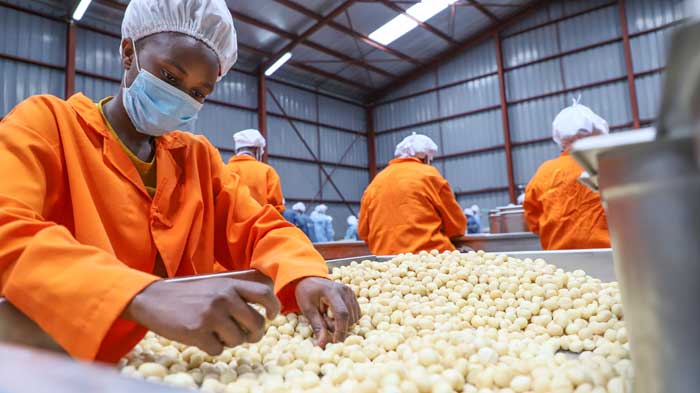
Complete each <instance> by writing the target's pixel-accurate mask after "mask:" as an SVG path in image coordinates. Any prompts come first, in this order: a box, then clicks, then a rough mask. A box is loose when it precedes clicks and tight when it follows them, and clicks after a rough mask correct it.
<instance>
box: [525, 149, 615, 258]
mask: <svg viewBox="0 0 700 393" xmlns="http://www.w3.org/2000/svg"><path fill="white" fill-rule="evenodd" d="M582 172H583V169H582V168H581V167H580V166H579V165H578V163H577V162H576V161H575V160H574V159H573V158H572V157H571V156H569V155H568V153H564V154H562V155H561V157H559V158H556V159H554V160H551V161H547V162H545V163H544V164H542V166H541V167H540V169H539V170H538V171H537V173H536V174H535V176H534V177H533V178H532V180H531V181H530V184H528V186H527V190H526V193H525V203H524V208H525V219H526V220H527V224H528V226H529V227H530V230H531V231H532V232H534V233H537V234H539V235H540V241H541V243H542V248H543V249H545V250H573V249H585V248H608V247H610V234H609V233H608V221H607V219H606V217H605V210H604V209H603V205H602V204H601V201H600V195H598V194H596V193H595V192H593V191H591V190H589V189H588V188H586V187H585V186H584V185H582V184H580V183H579V182H578V181H577V179H578V178H579V176H581V173H582Z"/></svg>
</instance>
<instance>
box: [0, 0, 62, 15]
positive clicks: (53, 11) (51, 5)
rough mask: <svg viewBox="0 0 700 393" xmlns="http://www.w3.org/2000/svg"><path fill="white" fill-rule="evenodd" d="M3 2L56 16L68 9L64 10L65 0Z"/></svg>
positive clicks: (4, 0)
mask: <svg viewBox="0 0 700 393" xmlns="http://www.w3.org/2000/svg"><path fill="white" fill-rule="evenodd" d="M3 2H5V3H10V4H14V5H18V6H21V7H22V8H26V9H30V10H33V11H38V12H41V13H44V14H49V15H52V16H56V17H63V16H65V15H66V13H68V10H66V2H65V1H63V0H42V1H36V0H35V1H27V0H3Z"/></svg>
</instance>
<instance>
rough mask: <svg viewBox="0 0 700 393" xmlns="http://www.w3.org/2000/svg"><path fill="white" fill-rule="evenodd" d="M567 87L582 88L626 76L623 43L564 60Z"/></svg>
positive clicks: (578, 54) (588, 51) (601, 47)
mask: <svg viewBox="0 0 700 393" xmlns="http://www.w3.org/2000/svg"><path fill="white" fill-rule="evenodd" d="M562 62H563V65H564V79H565V81H566V86H567V87H572V86H582V85H586V84H590V83H595V82H600V81H603V80H607V79H613V78H617V77H621V76H625V75H626V73H627V69H626V65H625V54H624V49H623V47H622V43H615V44H610V45H605V46H600V47H597V48H594V49H590V50H587V51H585V52H579V53H575V54H573V55H569V56H566V57H563V58H562Z"/></svg>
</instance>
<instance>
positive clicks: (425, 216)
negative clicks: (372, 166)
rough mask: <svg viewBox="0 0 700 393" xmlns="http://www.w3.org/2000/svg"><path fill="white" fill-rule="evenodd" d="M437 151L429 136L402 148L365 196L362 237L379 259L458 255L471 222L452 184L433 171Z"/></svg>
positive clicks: (403, 143) (360, 227)
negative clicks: (457, 244) (454, 240)
mask: <svg viewBox="0 0 700 393" xmlns="http://www.w3.org/2000/svg"><path fill="white" fill-rule="evenodd" d="M437 151H438V147H437V145H436V144H435V142H433V141H432V140H431V139H430V138H428V137H427V136H425V135H416V134H415V133H413V135H410V136H408V137H406V138H405V139H404V140H403V141H401V143H399V144H398V146H397V147H396V151H395V156H396V158H395V159H393V160H391V162H389V166H388V167H387V168H386V169H384V170H383V171H382V172H381V173H379V174H378V175H377V177H375V178H374V180H372V183H370V185H369V186H368V187H367V190H365V194H364V195H363V196H362V202H361V206H360V222H359V225H358V229H357V231H358V234H359V236H360V238H362V239H365V241H366V242H367V244H368V246H369V249H370V250H371V251H372V253H373V254H375V255H395V254H400V253H407V252H414V253H415V252H419V251H424V250H425V251H431V250H433V249H435V250H438V251H448V250H454V249H455V247H454V245H453V244H452V242H451V240H450V239H451V238H455V237H460V236H463V235H464V233H465V231H466V230H467V219H466V217H465V216H464V214H463V213H462V208H461V207H460V206H459V204H458V203H457V200H456V199H455V195H454V194H453V193H452V189H451V188H450V185H449V183H448V182H447V180H445V178H443V177H442V175H440V172H438V170H437V169H436V168H434V167H432V166H430V163H431V161H432V160H433V157H434V156H435V154H436V153H437Z"/></svg>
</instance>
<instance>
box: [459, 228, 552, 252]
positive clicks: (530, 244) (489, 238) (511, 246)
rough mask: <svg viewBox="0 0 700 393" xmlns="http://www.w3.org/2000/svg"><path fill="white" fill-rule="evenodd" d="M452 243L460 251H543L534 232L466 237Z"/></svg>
mask: <svg viewBox="0 0 700 393" xmlns="http://www.w3.org/2000/svg"><path fill="white" fill-rule="evenodd" d="M452 243H453V244H454V245H455V246H456V247H457V248H458V249H461V248H462V247H464V246H466V247H469V248H471V249H472V250H483V251H486V252H505V251H511V250H519V251H539V250H542V245H541V243H540V238H539V236H537V235H535V234H534V233H532V232H519V233H495V234H494V233H482V234H477V235H466V236H463V237H461V238H459V239H452Z"/></svg>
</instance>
